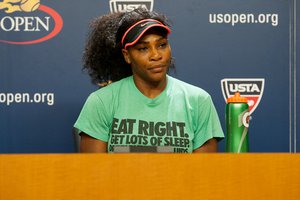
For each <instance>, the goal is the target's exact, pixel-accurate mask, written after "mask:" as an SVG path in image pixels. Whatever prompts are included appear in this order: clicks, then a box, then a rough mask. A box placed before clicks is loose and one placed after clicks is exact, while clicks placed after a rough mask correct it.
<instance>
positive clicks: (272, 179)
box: [0, 154, 300, 200]
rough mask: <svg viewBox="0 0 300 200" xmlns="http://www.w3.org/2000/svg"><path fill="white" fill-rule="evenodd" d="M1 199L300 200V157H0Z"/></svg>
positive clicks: (162, 155)
mask: <svg viewBox="0 0 300 200" xmlns="http://www.w3.org/2000/svg"><path fill="white" fill-rule="evenodd" d="M0 199H1V200H12V199H22V200H26V199H30V200H34V199H43V200H48V199H49V200H54V199H55V200H56V199H64V200H65V199H72V200H76V199H89V200H93V199H142V200H145V199H222V200H224V199H243V200H246V199H251V200H253V199H255V200H258V199H263V200H265V199H272V200H273V199H300V155H299V154H188V155H186V154H35V155H0Z"/></svg>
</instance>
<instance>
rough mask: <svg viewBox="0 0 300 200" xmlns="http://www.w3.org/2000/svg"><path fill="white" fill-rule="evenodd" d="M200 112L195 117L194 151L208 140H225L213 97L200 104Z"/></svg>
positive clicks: (206, 98) (208, 97)
mask: <svg viewBox="0 0 300 200" xmlns="http://www.w3.org/2000/svg"><path fill="white" fill-rule="evenodd" d="M198 104H199V106H198V111H197V112H196V116H195V122H194V123H195V127H196V129H195V137H194V140H193V143H194V145H193V149H194V150H195V149H197V148H199V147H201V146H202V145H203V144H204V143H205V142H206V141H207V140H209V139H211V138H216V139H217V140H220V139H222V138H224V133H223V130H222V127H221V124H220V120H219V117H218V113H217V111H216V109H215V106H214V104H213V101H212V99H211V97H210V96H209V95H208V96H207V97H205V99H204V100H203V101H202V102H198Z"/></svg>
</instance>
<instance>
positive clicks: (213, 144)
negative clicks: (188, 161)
mask: <svg viewBox="0 0 300 200" xmlns="http://www.w3.org/2000/svg"><path fill="white" fill-rule="evenodd" d="M214 152H218V142H217V140H216V139H215V138H212V139H210V140H207V141H206V142H205V143H204V144H203V145H202V146H201V147H199V148H198V149H195V150H194V151H193V153H214Z"/></svg>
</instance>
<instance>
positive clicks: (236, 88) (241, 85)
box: [221, 78, 265, 115]
mask: <svg viewBox="0 0 300 200" xmlns="http://www.w3.org/2000/svg"><path fill="white" fill-rule="evenodd" d="M264 85H265V79H263V78H225V79H222V80H221V88H222V93H223V97H224V99H225V102H226V100H227V98H229V97H231V96H233V95H234V93H236V92H239V93H240V94H241V96H243V97H246V98H247V99H248V105H249V113H250V115H251V114H252V113H253V112H254V110H255V109H256V108H257V106H258V104H259V102H260V100H261V98H262V95H263V92H264Z"/></svg>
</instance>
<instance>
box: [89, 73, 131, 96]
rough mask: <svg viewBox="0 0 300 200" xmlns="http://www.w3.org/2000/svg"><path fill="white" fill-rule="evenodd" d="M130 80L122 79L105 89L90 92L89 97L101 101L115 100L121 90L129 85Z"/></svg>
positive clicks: (128, 78)
mask: <svg viewBox="0 0 300 200" xmlns="http://www.w3.org/2000/svg"><path fill="white" fill-rule="evenodd" d="M130 78H131V77H127V78H123V79H121V80H119V81H116V82H113V83H111V84H109V85H107V86H105V87H101V88H99V89H98V90H96V91H94V92H92V93H91V94H90V96H91V97H93V98H99V99H101V100H107V101H110V100H113V99H114V98H117V95H118V94H119V93H120V91H121V90H122V88H124V86H125V85H127V84H128V83H129V81H130Z"/></svg>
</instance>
